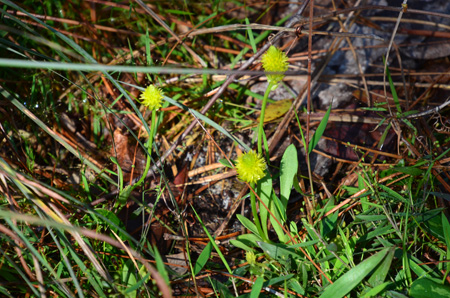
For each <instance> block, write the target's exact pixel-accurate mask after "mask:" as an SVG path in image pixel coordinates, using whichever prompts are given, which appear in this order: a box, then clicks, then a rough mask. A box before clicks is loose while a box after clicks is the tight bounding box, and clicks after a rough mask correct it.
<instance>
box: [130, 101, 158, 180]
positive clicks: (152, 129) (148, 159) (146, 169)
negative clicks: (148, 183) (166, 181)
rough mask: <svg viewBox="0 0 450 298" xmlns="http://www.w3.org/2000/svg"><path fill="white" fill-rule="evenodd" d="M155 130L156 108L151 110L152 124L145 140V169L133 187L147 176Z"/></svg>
mask: <svg viewBox="0 0 450 298" xmlns="http://www.w3.org/2000/svg"><path fill="white" fill-rule="evenodd" d="M155 131H156V110H153V111H152V126H151V127H150V136H149V138H148V141H147V151H148V154H147V163H146V164H145V170H144V173H143V174H142V176H141V179H139V181H138V182H136V184H134V185H133V189H134V188H135V187H138V186H139V185H141V184H142V182H144V179H145V177H146V176H147V173H148V171H149V170H150V163H151V161H152V159H151V152H152V146H153V136H154V135H155Z"/></svg>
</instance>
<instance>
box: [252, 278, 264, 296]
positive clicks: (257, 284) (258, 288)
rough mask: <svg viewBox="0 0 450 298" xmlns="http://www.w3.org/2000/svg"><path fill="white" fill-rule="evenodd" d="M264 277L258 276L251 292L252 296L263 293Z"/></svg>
mask: <svg viewBox="0 0 450 298" xmlns="http://www.w3.org/2000/svg"><path fill="white" fill-rule="evenodd" d="M263 283H264V278H262V277H258V278H257V279H256V281H255V283H254V284H253V287H252V291H251V293H250V298H257V297H259V295H260V294H261V289H262V287H263Z"/></svg>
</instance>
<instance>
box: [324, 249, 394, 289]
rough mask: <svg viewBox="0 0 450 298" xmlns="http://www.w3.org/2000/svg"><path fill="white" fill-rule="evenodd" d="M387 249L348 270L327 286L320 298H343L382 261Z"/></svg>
mask: <svg viewBox="0 0 450 298" xmlns="http://www.w3.org/2000/svg"><path fill="white" fill-rule="evenodd" d="M388 251H389V249H383V250H382V251H380V252H378V253H377V254H375V255H373V256H371V257H370V258H368V259H366V260H364V261H363V262H361V263H360V264H359V265H357V266H356V267H354V268H352V269H350V271H348V272H347V273H345V274H344V275H343V276H342V277H341V278H339V279H338V280H337V281H336V282H335V283H334V284H332V285H329V286H328V287H327V288H326V289H325V291H324V292H323V294H322V295H320V297H321V298H340V297H344V296H345V295H346V294H347V293H348V292H350V291H351V290H353V288H355V287H356V286H358V285H359V284H360V283H361V281H362V280H363V279H364V278H365V277H366V276H367V275H368V274H369V273H370V272H371V271H372V270H373V269H374V268H376V267H377V265H378V264H379V263H380V262H381V261H382V260H383V259H384V257H385V256H386V254H387V253H388Z"/></svg>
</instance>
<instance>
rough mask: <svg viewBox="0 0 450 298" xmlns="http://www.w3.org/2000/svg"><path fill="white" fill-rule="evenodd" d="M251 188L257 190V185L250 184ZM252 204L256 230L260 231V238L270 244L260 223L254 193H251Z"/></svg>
mask: <svg viewBox="0 0 450 298" xmlns="http://www.w3.org/2000/svg"><path fill="white" fill-rule="evenodd" d="M250 187H251V188H253V189H255V183H250ZM250 204H251V206H252V213H253V221H254V222H255V226H256V229H257V230H258V234H259V236H260V237H261V238H262V239H263V240H264V241H265V242H268V239H267V237H266V234H264V232H263V229H262V226H261V222H260V221H259V216H258V211H257V210H256V198H255V194H254V193H253V191H250Z"/></svg>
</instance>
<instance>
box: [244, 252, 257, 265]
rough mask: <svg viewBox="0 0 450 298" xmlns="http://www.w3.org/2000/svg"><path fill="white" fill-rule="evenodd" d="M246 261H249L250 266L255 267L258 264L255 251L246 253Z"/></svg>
mask: <svg viewBox="0 0 450 298" xmlns="http://www.w3.org/2000/svg"><path fill="white" fill-rule="evenodd" d="M245 259H246V260H247V262H248V264H249V265H255V264H256V255H255V253H254V252H253V251H247V252H246V253H245Z"/></svg>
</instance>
